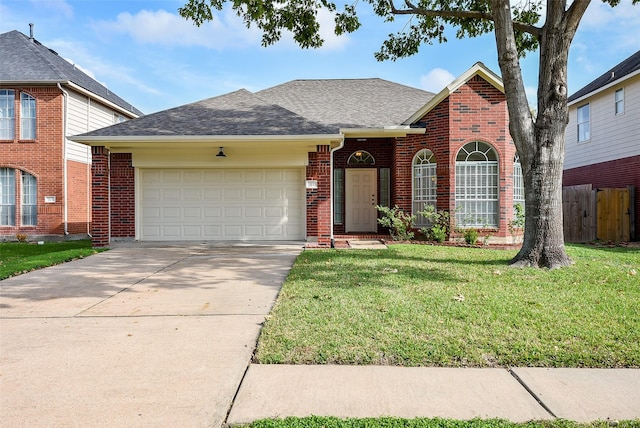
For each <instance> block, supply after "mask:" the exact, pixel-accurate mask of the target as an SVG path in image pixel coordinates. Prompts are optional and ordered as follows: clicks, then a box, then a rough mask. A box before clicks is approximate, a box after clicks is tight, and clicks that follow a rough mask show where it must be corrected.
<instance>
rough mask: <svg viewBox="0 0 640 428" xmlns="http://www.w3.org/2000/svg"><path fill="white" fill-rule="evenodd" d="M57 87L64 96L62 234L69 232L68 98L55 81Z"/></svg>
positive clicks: (66, 93)
mask: <svg viewBox="0 0 640 428" xmlns="http://www.w3.org/2000/svg"><path fill="white" fill-rule="evenodd" d="M57 86H58V89H60V91H61V92H62V96H63V98H64V107H63V108H64V112H63V114H62V162H63V164H62V170H63V184H62V185H63V188H64V235H65V236H67V235H68V234H69V201H68V199H67V198H68V193H69V189H68V183H67V119H68V115H69V109H68V100H69V93H68V92H67V91H65V90H64V89H62V85H60V83H57Z"/></svg>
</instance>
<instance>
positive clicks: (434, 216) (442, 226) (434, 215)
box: [420, 205, 451, 242]
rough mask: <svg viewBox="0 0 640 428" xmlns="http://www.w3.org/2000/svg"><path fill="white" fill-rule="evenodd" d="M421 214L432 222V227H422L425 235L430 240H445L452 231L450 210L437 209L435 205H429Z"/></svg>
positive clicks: (421, 229)
mask: <svg viewBox="0 0 640 428" xmlns="http://www.w3.org/2000/svg"><path fill="white" fill-rule="evenodd" d="M420 215H421V216H423V217H425V218H426V219H427V220H428V221H429V223H431V226H430V227H422V228H420V231H421V232H422V233H423V234H424V236H425V237H426V238H427V239H428V240H430V241H436V242H444V241H445V240H446V239H447V237H448V236H449V233H450V231H451V214H450V213H449V211H437V210H436V209H435V207H434V206H433V205H427V206H426V207H425V209H424V210H423V211H420Z"/></svg>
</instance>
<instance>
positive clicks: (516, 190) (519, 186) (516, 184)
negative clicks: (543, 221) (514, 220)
mask: <svg viewBox="0 0 640 428" xmlns="http://www.w3.org/2000/svg"><path fill="white" fill-rule="evenodd" d="M513 205H514V206H515V205H520V207H521V208H522V212H523V213H524V179H523V177H522V164H520V158H519V157H518V155H516V156H515V157H514V159H513ZM514 216H515V209H514Z"/></svg>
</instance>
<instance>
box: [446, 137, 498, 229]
mask: <svg viewBox="0 0 640 428" xmlns="http://www.w3.org/2000/svg"><path fill="white" fill-rule="evenodd" d="M456 225H457V226H458V227H463V228H470V227H498V155H497V154H496V151H495V150H494V149H493V147H491V146H490V145H489V144H487V143H484V142H482V141H474V142H471V143H467V144H465V145H464V147H462V148H461V149H460V151H459V152H458V155H457V156H456Z"/></svg>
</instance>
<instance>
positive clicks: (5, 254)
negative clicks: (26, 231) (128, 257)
mask: <svg viewBox="0 0 640 428" xmlns="http://www.w3.org/2000/svg"><path fill="white" fill-rule="evenodd" d="M100 251H104V250H102V249H100V250H96V249H93V248H92V247H91V241H89V240H82V241H65V242H45V243H44V245H36V244H32V243H27V242H0V280H2V279H5V278H9V277H11V276H15V275H20V274H22V273H25V272H29V271H32V270H35V269H41V268H44V267H47V266H53V265H57V264H60V263H64V262H68V261H69V260H73V259H77V258H81V257H86V256H90V255H91V254H96V253H98V252H100Z"/></svg>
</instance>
